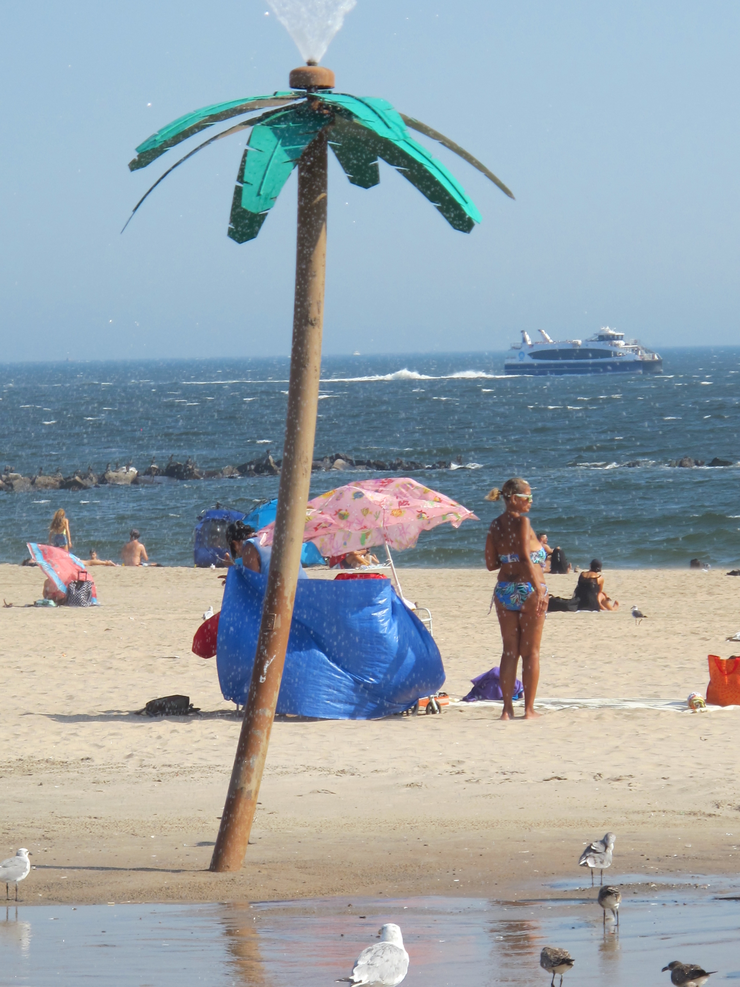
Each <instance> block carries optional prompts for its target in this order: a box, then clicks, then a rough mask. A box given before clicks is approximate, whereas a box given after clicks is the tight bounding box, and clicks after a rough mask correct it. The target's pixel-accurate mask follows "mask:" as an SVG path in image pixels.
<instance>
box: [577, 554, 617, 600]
mask: <svg viewBox="0 0 740 987" xmlns="http://www.w3.org/2000/svg"><path fill="white" fill-rule="evenodd" d="M573 595H574V596H575V598H576V600H577V601H578V609H579V610H618V609H619V601H618V600H612V599H610V598H609V597H608V596H607V595H606V592H605V590H604V576H603V574H602V572H601V562H600V561H599V560H598V559H591V564H590V566H589V568H588V569H587V570H586V571H585V572H582V573H581V574H580V575H579V577H578V583H577V584H576V589H575V592H574V594H573Z"/></svg>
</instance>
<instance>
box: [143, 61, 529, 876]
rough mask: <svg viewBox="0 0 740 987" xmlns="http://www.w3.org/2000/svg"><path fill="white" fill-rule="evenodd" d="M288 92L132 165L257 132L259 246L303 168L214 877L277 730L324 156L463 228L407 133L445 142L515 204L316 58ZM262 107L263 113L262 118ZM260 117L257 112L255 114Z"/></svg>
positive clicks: (305, 445)
mask: <svg viewBox="0 0 740 987" xmlns="http://www.w3.org/2000/svg"><path fill="white" fill-rule="evenodd" d="M290 87H291V89H290V91H287V92H276V93H273V95H271V96H253V97H248V98H246V99H238V100H233V101H232V102H229V103H219V104H217V105H215V106H206V107H204V108H203V109H201V110H196V111H195V112H194V113H189V114H187V115H186V116H184V117H180V119H179V120H175V122H174V123H171V124H170V125H169V126H167V127H164V128H162V130H159V131H158V132H157V133H156V134H154V135H153V136H152V137H150V138H149V139H148V140H146V141H144V143H143V144H141V145H139V147H138V148H137V149H136V150H137V156H136V157H135V158H134V160H133V161H132V162H131V163H130V164H129V168H131V170H132V171H135V170H137V169H139V168H145V167H146V166H147V165H149V164H151V163H152V162H153V161H155V160H156V159H157V158H159V157H160V156H161V155H163V154H164V153H165V152H166V151H169V150H170V149H171V148H172V147H175V146H176V145H177V144H180V143H181V142H182V141H184V140H187V139H188V138H189V137H193V136H194V135H195V134H198V133H200V132H201V131H203V130H205V129H206V128H208V127H212V126H213V125H214V124H217V123H221V122H223V121H226V120H232V119H235V118H237V117H242V118H244V119H242V120H240V121H239V122H238V123H235V124H234V125H232V126H230V127H229V128H228V129H226V130H223V131H221V132H220V133H218V134H216V135H215V136H213V137H210V138H209V139H208V140H206V141H205V142H204V143H202V144H200V145H199V146H198V147H196V148H195V149H194V150H192V151H191V152H190V153H189V154H187V155H186V156H185V157H183V158H181V159H180V160H179V161H178V162H176V164H174V165H173V166H172V168H170V169H169V170H168V171H166V172H165V173H164V174H163V175H162V176H161V178H160V179H159V180H158V181H157V182H156V183H155V185H153V186H152V188H151V189H150V190H149V192H147V193H146V195H145V196H144V197H143V198H142V199H141V200H140V201H139V203H138V204H137V205H136V207H135V209H134V213H135V212H136V210H137V209H138V208H139V206H140V205H141V203H142V202H143V201H144V199H145V198H146V197H147V195H149V193H150V192H151V191H152V190H153V189H154V188H156V186H157V185H158V184H159V182H161V181H162V180H163V179H164V178H165V177H166V176H167V175H168V174H170V172H171V171H172V170H173V169H174V168H176V167H177V166H178V165H180V164H182V163H183V162H184V161H186V160H187V159H188V158H190V157H192V155H193V154H196V153H197V152H198V151H200V150H202V149H203V148H205V147H207V146H208V145H210V144H213V143H214V142H215V141H217V140H221V139H223V138H225V137H228V136H230V135H232V134H236V133H239V132H241V131H243V130H247V129H250V130H251V133H250V136H249V142H248V144H247V148H246V150H245V152H244V155H243V156H242V160H241V163H240V165H239V172H238V175H237V183H236V188H235V190H234V198H233V202H232V207H231V221H230V224H229V236H230V237H231V238H232V239H233V240H236V242H237V243H245V242H246V241H248V240H252V239H254V238H255V237H256V236H257V234H258V233H259V231H260V229H261V227H262V224H263V223H264V221H265V219H266V218H267V215H268V213H269V211H270V209H271V208H272V206H273V205H274V203H275V200H276V199H277V197H278V195H279V194H280V192H281V190H282V188H283V187H284V185H285V183H286V181H287V180H288V178H289V177H290V174H291V172H292V171H293V169H294V168H295V167H296V166H297V168H298V232H297V249H296V287H295V308H294V316H293V344H292V350H291V368H290V385H289V392H288V412H287V421H286V430H285V443H284V451H283V464H282V470H281V476H280V488H279V493H278V510H277V516H276V520H275V532H274V539H273V552H272V561H271V565H270V571H269V576H268V580H267V588H266V590H265V602H264V606H263V611H262V622H261V625H260V633H259V639H258V643H257V653H256V656H255V662H254V671H253V674H252V680H251V685H250V689H249V694H248V698H247V704H246V711H245V716H244V722H243V725H242V730H241V735H240V738H239V744H238V747H237V752H236V757H235V760H234V769H233V772H232V776H231V782H230V785H229V792H228V795H227V798H226V805H225V807H224V812H223V816H222V821H221V828H220V831H219V834H218V839H217V842H216V847H215V849H214V853H213V859H212V861H211V870H218V871H224V870H237V869H238V868H239V867H241V865H242V862H243V860H244V854H245V852H246V848H247V844H248V840H249V832H250V829H251V825H252V820H253V818H254V812H255V809H256V805H257V797H258V793H259V787H260V782H261V779H262V772H263V769H264V763H265V758H266V755H267V746H268V743H269V736H270V730H271V727H272V722H273V719H274V715H275V708H276V704H277V698H278V692H279V690H280V681H281V678H282V671H283V665H284V662H285V652H286V649H287V643H288V634H289V631H290V624H291V619H292V615H293V601H294V598H295V590H296V580H297V575H298V567H299V560H300V551H301V545H302V536H303V527H304V522H305V510H306V503H307V500H308V492H309V483H310V477H311V462H312V458H313V446H314V436H315V430H316V412H317V407H318V391H319V377H320V367H321V333H322V327H323V308H324V281H325V261H326V205H327V149H328V147H331V149H332V151H333V152H334V154H335V155H336V158H337V160H338V161H339V164H340V165H341V167H342V169H343V170H344V173H345V174H346V175H347V177H348V179H349V180H350V182H351V183H352V184H353V185H358V186H360V187H361V188H372V187H373V186H374V185H377V184H378V182H379V181H380V170H379V165H378V162H379V160H383V161H385V162H387V163H388V164H389V165H391V166H392V167H394V168H396V169H397V170H398V171H399V172H400V173H401V174H402V175H403V176H404V177H405V178H407V179H408V181H410V182H411V183H412V185H415V186H416V188H417V189H418V190H419V191H420V192H421V193H422V194H423V195H425V196H426V197H427V199H429V201H430V202H432V203H433V205H434V206H435V207H436V208H437V209H438V210H439V212H440V213H441V214H442V215H443V216H444V218H445V219H446V220H447V222H448V223H450V225H451V226H452V227H453V228H454V229H456V230H460V231H462V232H465V233H468V232H470V230H472V229H473V227H474V225H475V224H476V223H478V222H480V218H481V217H480V214H479V213H478V210H477V209H476V208H475V205H474V204H473V202H472V201H471V200H470V199H469V198H468V196H467V195H466V193H465V191H464V189H463V188H462V186H461V185H460V184H459V183H458V181H457V180H456V179H455V178H454V176H453V175H452V174H451V173H450V172H449V171H448V170H447V168H445V166H444V165H443V164H442V163H441V162H440V161H437V160H436V159H435V158H434V157H433V156H432V155H431V154H430V153H429V152H428V151H427V150H426V148H424V147H423V146H422V145H421V144H419V143H418V142H417V141H416V140H414V139H413V137H412V136H411V135H410V134H409V129H408V128H411V129H413V130H416V131H418V132H420V133H422V134H424V135H426V136H427V137H431V138H433V139H434V140H436V141H439V142H440V143H441V144H443V145H444V146H445V147H447V148H449V149H450V150H452V151H454V152H455V153H456V154H458V155H460V157H462V158H463V159H464V160H465V161H467V162H468V163H469V164H471V165H473V167H475V168H477V169H478V170H479V171H481V172H483V174H484V175H486V176H487V177H488V178H489V179H490V180H491V181H492V182H494V183H495V184H496V185H498V187H499V188H500V189H501V190H502V191H503V192H505V193H506V194H507V195H508V196H510V197H511V198H513V196H512V194H511V192H510V191H509V190H508V189H507V188H506V186H505V185H503V184H502V182H500V181H499V179H498V178H496V176H495V175H494V174H493V173H492V172H490V171H489V170H488V169H487V168H486V167H485V165H483V164H481V162H480V161H478V160H476V158H474V157H473V156H472V155H471V154H469V153H468V152H467V151H465V150H464V149H463V148H461V147H459V146H458V145H457V144H455V143H454V142H453V141H451V140H449V139H448V138H447V137H444V136H443V135H442V134H440V133H438V132H437V131H436V130H433V129H432V128H431V127H428V126H426V125H425V124H423V123H420V122H419V121H418V120H414V119H412V118H410V117H406V116H403V115H402V114H400V113H398V112H397V111H396V110H394V109H393V107H392V106H391V105H390V104H389V103H387V102H386V101H385V100H382V99H376V98H370V97H362V98H361V97H358V96H351V95H348V94H346V93H336V92H332V91H331V90H333V88H334V73H333V72H331V71H330V70H329V69H327V68H324V67H322V66H319V65H315V64H311V63H309V64H308V65H306V66H302V67H301V68H298V69H294V70H293V71H292V72H291V74H290ZM260 111H263V112H260ZM255 114H257V115H255Z"/></svg>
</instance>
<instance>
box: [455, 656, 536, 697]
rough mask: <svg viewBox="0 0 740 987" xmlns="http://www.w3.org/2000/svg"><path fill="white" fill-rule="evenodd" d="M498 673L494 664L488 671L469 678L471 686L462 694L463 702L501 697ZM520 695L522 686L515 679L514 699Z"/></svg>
mask: <svg viewBox="0 0 740 987" xmlns="http://www.w3.org/2000/svg"><path fill="white" fill-rule="evenodd" d="M499 675H500V670H499V666H498V665H496V667H495V668H492V669H490V670H489V671H488V672H484V673H483V674H482V675H478V676H476V678H474V679H471V680H470V681H471V682H472V683H473V688H472V689H471V690H470V692H469V693H468V694H467V696H463V702H464V703H477V702H479V701H480V700H481V699H503V698H504V694H503V692H502V691H501V685H500V684H499ZM522 695H524V686H523V685H522V683H521V682H520V681H519V679H517V680H516V681H515V683H514V699H519V698H520V697H521V696H522Z"/></svg>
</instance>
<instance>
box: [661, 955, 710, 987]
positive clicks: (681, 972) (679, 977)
mask: <svg viewBox="0 0 740 987" xmlns="http://www.w3.org/2000/svg"><path fill="white" fill-rule="evenodd" d="M666 970H670V971H671V983H672V984H675V987H704V984H705V983H706V982H707V980H709V978H710V977H711V976H712V974H713V973H716V972H717V971H716V970H709V971H707V970H703V969H702V968H701V967H700V966H697V965H696V963H679V961H678V960H674V961H673V962H672V963H669V964H668V966H664V967H663V969H662V970H661V973H665V971H666Z"/></svg>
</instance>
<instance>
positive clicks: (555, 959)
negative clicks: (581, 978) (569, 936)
mask: <svg viewBox="0 0 740 987" xmlns="http://www.w3.org/2000/svg"><path fill="white" fill-rule="evenodd" d="M574 963H575V960H574V959H573V957H572V956H571V955H570V953H569V952H568V950H567V949H559V948H558V947H557V946H545V947H544V949H543V950H542V952H541V953H540V966H541V967H542V969H543V970H547V972H548V973H551V974H552V980H551V981H550V987H555V974H556V973H559V974H560V987H563V974H564V973H567V972H568V970H570V969H571V968H572V967H573V964H574Z"/></svg>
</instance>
